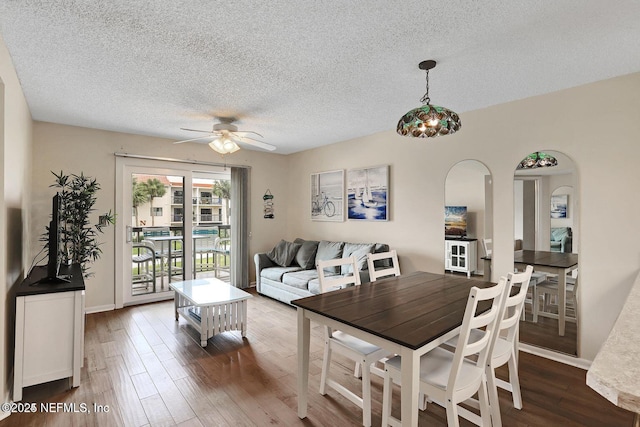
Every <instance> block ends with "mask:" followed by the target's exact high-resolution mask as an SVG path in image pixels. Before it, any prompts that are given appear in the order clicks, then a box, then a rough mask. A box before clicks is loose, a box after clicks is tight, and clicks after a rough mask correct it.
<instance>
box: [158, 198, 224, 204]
mask: <svg viewBox="0 0 640 427" xmlns="http://www.w3.org/2000/svg"><path fill="white" fill-rule="evenodd" d="M183 203H184V197H183V196H174V197H172V198H171V204H173V205H181V204H183ZM191 203H192V204H194V205H198V204H199V205H221V204H222V199H221V198H220V197H193V198H191Z"/></svg>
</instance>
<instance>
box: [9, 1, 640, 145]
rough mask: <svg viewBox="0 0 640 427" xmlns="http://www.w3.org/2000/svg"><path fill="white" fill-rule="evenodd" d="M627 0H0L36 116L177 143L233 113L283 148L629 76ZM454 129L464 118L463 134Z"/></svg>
mask: <svg viewBox="0 0 640 427" xmlns="http://www.w3.org/2000/svg"><path fill="white" fill-rule="evenodd" d="M639 17H640V1H637V0H616V1H614V2H612V1H605V0H563V1H557V0H544V1H541V0H537V1H536V0H510V1H507V0H505V1H498V0H485V1H482V2H480V1H468V0H457V1H442V0H438V1H435V0H409V1H392V0H370V1H367V2H363V1H359V2H356V1H345V0H341V1H329V0H327V1H321V0H283V1H276V0H268V1H241V0H236V1H233V2H231V1H210V0H209V1H205V0H192V1H187V0H171V1H169V0H109V1H104V0H101V1H88V0H84V1H83V0H59V1H46V0H40V1H37V0H16V1H14V0H0V32H1V33H2V37H3V39H4V42H5V44H6V45H7V47H8V49H9V52H10V54H11V56H12V59H13V62H14V66H15V68H16V70H17V74H18V77H19V79H20V81H21V84H22V87H23V90H24V93H25V96H26V98H27V102H28V103H29V107H30V109H31V112H32V115H33V118H34V119H36V120H42V121H48V122H56V123H63V124H70V125H77V126H85V127H90V128H98V129H107V130H113V131H119V132H128V133H134V134H143V135H153V136H159V137H166V138H172V139H176V140H177V139H187V138H190V137H194V134H193V133H189V132H184V131H181V130H180V128H181V127H187V128H198V129H205V130H208V129H211V126H212V124H213V123H214V117H216V116H218V117H220V116H228V117H236V118H238V127H239V128H240V130H243V129H245V130H253V131H256V132H258V133H260V134H262V135H264V140H265V142H268V143H271V144H273V145H276V146H277V147H278V150H277V151H276V152H278V153H293V152H296V151H300V150H304V149H307V148H311V147H317V146H321V145H326V144H331V143H334V142H338V141H343V140H346V139H350V138H355V137H359V136H364V135H369V134H372V133H375V132H379V131H385V130H390V129H395V126H396V123H397V121H398V119H399V118H400V117H401V116H402V115H403V114H404V113H405V112H407V111H408V110H410V109H412V108H414V107H417V106H419V105H420V102H419V100H420V98H421V97H422V95H423V94H424V91H425V74H424V71H421V70H419V69H418V66H417V65H418V63H419V62H420V61H422V60H424V59H435V60H436V61H438V66H437V67H436V68H435V69H434V70H432V71H431V73H430V86H431V87H430V95H431V99H432V102H433V103H434V104H438V105H443V106H446V107H448V108H451V109H453V110H454V111H456V112H458V113H461V118H462V121H463V124H464V112H466V111H470V110H474V109H478V108H482V107H487V106H490V105H494V104H499V103H503V102H506V101H511V100H515V99H521V98H525V97H529V96H532V95H538V94H543V93H548V92H552V91H556V90H559V89H563V88H567V87H571V86H577V85H580V84H584V83H589V82H593V81H597V80H602V79H606V78H610V77H614V76H617V75H622V74H628V73H632V72H636V71H640V54H639V53H640V49H639V46H640V44H639V42H640V19H639ZM461 132H464V125H463V128H462V130H461Z"/></svg>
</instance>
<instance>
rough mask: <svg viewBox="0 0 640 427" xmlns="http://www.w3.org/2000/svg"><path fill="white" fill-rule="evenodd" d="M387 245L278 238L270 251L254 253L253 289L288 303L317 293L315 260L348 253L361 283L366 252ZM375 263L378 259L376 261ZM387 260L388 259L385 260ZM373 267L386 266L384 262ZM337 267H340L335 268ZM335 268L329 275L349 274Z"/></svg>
mask: <svg viewBox="0 0 640 427" xmlns="http://www.w3.org/2000/svg"><path fill="white" fill-rule="evenodd" d="M388 250H389V246H388V245H386V244H383V243H350V242H335V241H327V240H322V241H315V240H303V239H296V240H295V241H293V242H286V241H284V240H282V241H280V243H278V245H276V247H275V248H274V249H272V250H271V251H270V252H264V253H257V254H255V255H254V257H253V260H254V262H255V264H256V289H257V291H258V293H260V294H262V295H266V296H268V297H271V298H274V299H277V300H279V301H282V302H285V303H287V304H291V301H292V300H294V299H298V298H304V297H308V296H312V295H315V294H318V293H320V283H319V281H318V273H317V271H316V268H315V264H316V260H323V261H324V260H328V259H334V258H345V257H349V256H351V255H353V256H355V257H356V259H357V260H358V269H359V270H360V271H359V274H360V279H361V281H362V283H365V282H368V281H369V272H368V270H367V253H378V252H387V251H388ZM377 262H378V261H377ZM387 262H388V261H387ZM376 266H380V267H383V266H386V264H385V261H383V262H382V263H379V264H377V265H376ZM338 268H340V267H338ZM342 269H345V267H344V266H343V267H342V268H341V269H340V271H338V270H336V271H333V272H330V273H329V274H341V275H344V274H349V273H350V271H343V270H342Z"/></svg>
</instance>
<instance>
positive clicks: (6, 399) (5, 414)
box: [0, 376, 13, 421]
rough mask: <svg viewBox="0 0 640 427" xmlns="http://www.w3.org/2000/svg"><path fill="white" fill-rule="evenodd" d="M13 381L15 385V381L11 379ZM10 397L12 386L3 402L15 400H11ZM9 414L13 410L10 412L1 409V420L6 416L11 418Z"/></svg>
mask: <svg viewBox="0 0 640 427" xmlns="http://www.w3.org/2000/svg"><path fill="white" fill-rule="evenodd" d="M10 377H11V376H10ZM11 383H12V385H13V381H11ZM10 397H11V387H9V388H8V390H7V394H6V395H5V396H4V400H3V402H7V403H13V400H11V399H10ZM9 415H11V411H9V412H4V411H0V421H2V420H4V419H5V418H9Z"/></svg>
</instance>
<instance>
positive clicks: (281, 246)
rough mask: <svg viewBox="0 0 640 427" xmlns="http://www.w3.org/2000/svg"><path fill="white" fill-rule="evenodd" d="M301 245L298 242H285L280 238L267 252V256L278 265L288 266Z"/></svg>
mask: <svg viewBox="0 0 640 427" xmlns="http://www.w3.org/2000/svg"><path fill="white" fill-rule="evenodd" d="M301 246H302V245H301V244H300V243H293V242H287V241H286V240H280V242H278V244H277V245H276V246H275V247H274V248H273V249H271V250H270V251H269V252H267V257H269V259H270V260H271V261H273V262H275V263H276V264H278V265H279V266H280V267H288V266H290V265H291V262H292V261H293V259H294V258H295V256H296V254H297V253H298V250H299V249H300V247H301Z"/></svg>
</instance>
